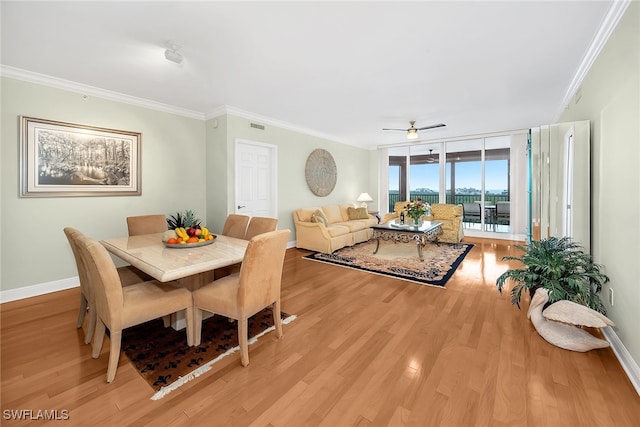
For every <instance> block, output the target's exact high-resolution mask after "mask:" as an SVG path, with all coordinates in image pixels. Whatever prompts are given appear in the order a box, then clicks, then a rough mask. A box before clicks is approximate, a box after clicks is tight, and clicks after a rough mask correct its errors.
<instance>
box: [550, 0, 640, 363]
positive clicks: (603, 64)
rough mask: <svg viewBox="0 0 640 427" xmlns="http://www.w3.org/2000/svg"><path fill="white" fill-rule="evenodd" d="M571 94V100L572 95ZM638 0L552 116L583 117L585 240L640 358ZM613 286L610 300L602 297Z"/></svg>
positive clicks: (620, 330)
mask: <svg viewBox="0 0 640 427" xmlns="http://www.w3.org/2000/svg"><path fill="white" fill-rule="evenodd" d="M576 101H577V102H576ZM639 118H640V3H638V2H632V3H631V4H630V6H629V8H628V9H627V12H626V13H625V15H624V16H623V17H622V19H621V21H620V23H619V24H618V27H617V28H616V30H615V31H614V33H613V34H612V35H611V37H610V38H609V41H608V42H607V44H606V46H605V47H604V49H603V50H602V52H601V53H600V55H599V56H598V58H597V59H596V61H595V62H594V64H593V66H592V67H591V69H590V70H589V73H588V74H587V76H586V78H585V79H584V81H583V83H582V90H581V97H580V98H579V99H577V100H576V99H574V100H572V102H571V104H570V105H569V108H568V109H567V110H566V111H565V112H564V113H563V114H562V116H561V118H560V121H561V122H566V121H574V120H585V119H589V120H591V143H592V145H591V218H592V221H591V242H592V253H593V256H594V259H595V260H596V262H598V263H601V264H603V265H604V266H605V267H606V268H605V271H606V273H607V275H608V276H609V277H610V278H611V283H610V284H609V286H608V287H607V288H605V289H604V290H603V292H602V299H603V300H604V301H605V304H606V305H607V314H608V316H609V317H610V318H611V319H612V320H613V321H614V322H615V323H616V325H617V326H616V327H615V328H614V330H615V331H616V334H617V335H618V336H619V337H620V339H621V340H622V342H623V343H624V345H625V347H626V348H627V350H628V351H629V353H631V355H632V357H633V358H634V360H635V361H636V363H638V364H640V334H639V333H638V313H639V312H640V286H639V285H638V277H640V245H639V244H638V242H640V219H639V218H638V214H639V213H640V191H639V189H640V167H638V166H639V165H640V119H639ZM608 288H612V289H613V290H614V305H613V306H611V305H610V304H609V302H608V294H609V290H608Z"/></svg>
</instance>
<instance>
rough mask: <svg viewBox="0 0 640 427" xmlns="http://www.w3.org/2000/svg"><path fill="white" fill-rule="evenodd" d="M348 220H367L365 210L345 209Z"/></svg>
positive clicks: (367, 215)
mask: <svg viewBox="0 0 640 427" xmlns="http://www.w3.org/2000/svg"><path fill="white" fill-rule="evenodd" d="M347 214H348V215H349V219H369V214H368V213H367V208H347Z"/></svg>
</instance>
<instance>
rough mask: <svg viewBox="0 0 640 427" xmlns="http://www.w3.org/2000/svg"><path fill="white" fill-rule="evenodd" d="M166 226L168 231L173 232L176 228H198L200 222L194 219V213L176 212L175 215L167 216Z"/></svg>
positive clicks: (189, 211)
mask: <svg viewBox="0 0 640 427" xmlns="http://www.w3.org/2000/svg"><path fill="white" fill-rule="evenodd" d="M167 226H168V227H169V229H170V230H175V229H176V228H180V227H183V228H189V227H193V228H196V227H199V226H200V220H199V219H198V218H197V217H196V213H195V212H194V211H191V210H186V211H182V212H176V214H175V215H171V216H169V218H167Z"/></svg>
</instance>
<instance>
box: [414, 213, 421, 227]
mask: <svg viewBox="0 0 640 427" xmlns="http://www.w3.org/2000/svg"><path fill="white" fill-rule="evenodd" d="M411 219H412V220H413V225H415V226H416V227H419V226H421V225H422V215H419V216H412V217H411Z"/></svg>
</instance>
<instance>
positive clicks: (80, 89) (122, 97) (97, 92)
mask: <svg viewBox="0 0 640 427" xmlns="http://www.w3.org/2000/svg"><path fill="white" fill-rule="evenodd" d="M0 76H2V77H8V78H12V79H15V80H22V81H26V82H29V83H35V84H39V85H43V86H48V87H53V88H56V89H61V90H66V91H70V92H76V93H80V94H83V95H90V96H93V97H96V98H102V99H106V100H109V101H115V102H122V103H124V104H129V105H135V106H138V107H142V108H148V109H150V110H156V111H162V112H165V113H170V114H176V115H179V116H184V117H189V118H193V119H198V120H210V119H213V118H216V117H220V116H222V115H225V114H229V115H232V116H236V117H242V118H245V119H248V120H252V121H256V122H259V123H262V124H268V125H271V126H276V127H279V128H282V129H287V130H290V131H293V132H298V133H301V134H304V135H309V136H314V137H317V138H322V139H326V140H329V141H334V142H338V143H340V144H346V145H352V146H355V147H359V148H362V147H361V146H359V145H357V144H354V143H351V142H349V141H345V140H343V139H340V138H338V137H336V136H334V135H329V134H326V133H322V132H318V131H315V130H313V129H307V128H304V127H301V126H297V125H294V124H292V123H288V122H285V121H282V120H277V119H274V118H271V117H267V116H262V115H260V114H255V113H252V112H250V111H245V110H241V109H240V108H235V107H232V106H230V105H222V106H220V107H218V108H216V109H214V110H213V111H211V112H210V113H208V114H204V113H201V112H199V111H193V110H187V109H184V108H178V107H174V106H172V105H168V104H163V103H160V102H155V101H150V100H148V99H144V98H138V97H135V96H130V95H126V94H123V93H119V92H114V91H110V90H106V89H101V88H97V87H94V86H89V85H84V84H81V83H76V82H72V81H70V80H64V79H60V78H57V77H51V76H47V75H45V74H40V73H35V72H32V71H27V70H23V69H20V68H16V67H10V66H7V65H1V64H0Z"/></svg>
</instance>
